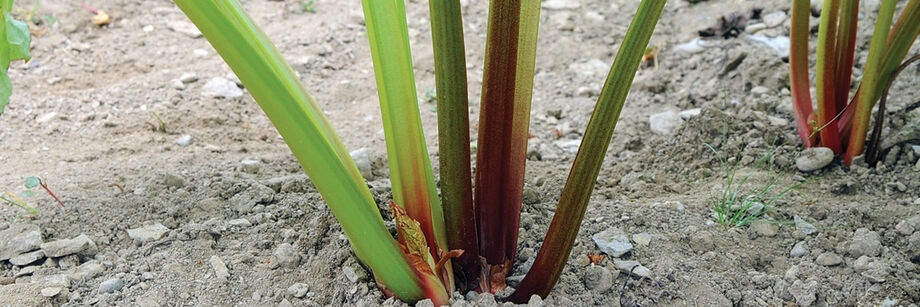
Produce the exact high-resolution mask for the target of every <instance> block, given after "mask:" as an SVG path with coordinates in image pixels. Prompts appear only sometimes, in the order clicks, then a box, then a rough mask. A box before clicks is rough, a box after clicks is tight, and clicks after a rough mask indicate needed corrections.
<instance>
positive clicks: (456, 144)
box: [428, 0, 480, 287]
mask: <svg viewBox="0 0 920 307" xmlns="http://www.w3.org/2000/svg"><path fill="white" fill-rule="evenodd" d="M428 4H429V11H430V13H431V38H432V41H433V43H434V73H435V86H436V90H437V91H436V92H437V101H438V106H437V107H438V148H440V152H439V160H438V162H439V165H440V176H441V185H440V186H441V206H442V207H443V209H444V225H445V228H446V230H445V232H446V234H447V244H448V246H450V248H451V249H462V250H463V251H464V252H463V254H462V255H461V256H460V258H458V259H457V260H458V262H459V264H460V266H461V267H462V268H463V270H461V271H462V272H466V273H468V274H469V276H465V280H466V281H468V282H472V281H473V280H474V279H475V278H477V277H479V270H480V264H479V241H478V238H477V236H476V211H475V210H474V208H473V183H472V171H471V167H470V146H469V144H470V114H469V96H468V93H467V81H466V54H465V50H466V49H465V46H464V43H463V19H462V16H461V14H460V0H431V1H429V2H428ZM465 286H467V287H469V285H465Z"/></svg>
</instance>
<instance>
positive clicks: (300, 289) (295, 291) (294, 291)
mask: <svg viewBox="0 0 920 307" xmlns="http://www.w3.org/2000/svg"><path fill="white" fill-rule="evenodd" d="M309 291H310V289H309V288H308V287H307V284H305V283H296V284H293V285H291V286H290V287H288V289H287V293H288V295H290V296H293V297H296V298H301V297H304V296H306V295H307V292H309Z"/></svg>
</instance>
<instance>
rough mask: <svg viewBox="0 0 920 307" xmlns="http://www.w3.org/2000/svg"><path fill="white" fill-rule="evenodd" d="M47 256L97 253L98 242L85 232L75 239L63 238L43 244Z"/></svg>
mask: <svg viewBox="0 0 920 307" xmlns="http://www.w3.org/2000/svg"><path fill="white" fill-rule="evenodd" d="M41 248H42V250H43V251H45V256H48V257H55V258H56V257H64V256H67V255H72V254H84V255H95V254H96V249H97V248H96V243H95V242H93V240H90V238H89V237H88V236H86V235H85V234H80V235H79V236H77V237H75V238H73V239H63V240H57V241H54V242H48V243H43V244H42V245H41Z"/></svg>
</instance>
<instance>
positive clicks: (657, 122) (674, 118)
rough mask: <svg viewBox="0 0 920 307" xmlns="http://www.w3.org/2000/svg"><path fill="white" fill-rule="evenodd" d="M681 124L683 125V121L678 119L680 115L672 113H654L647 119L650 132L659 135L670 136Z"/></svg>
mask: <svg viewBox="0 0 920 307" xmlns="http://www.w3.org/2000/svg"><path fill="white" fill-rule="evenodd" d="M681 124H683V120H682V119H680V114H678V113H677V112H674V111H665V112H661V113H655V114H652V115H651V116H649V118H648V125H649V128H651V129H652V132H654V133H657V134H660V135H670V134H671V132H673V131H674V129H677V127H680V125H681Z"/></svg>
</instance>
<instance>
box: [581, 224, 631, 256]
mask: <svg viewBox="0 0 920 307" xmlns="http://www.w3.org/2000/svg"><path fill="white" fill-rule="evenodd" d="M591 238H592V239H593V240H594V244H596V245H597V248H598V249H600V250H601V251H602V252H604V253H606V254H607V255H610V256H611V257H621V256H623V255H625V254H626V253H629V252H630V251H632V249H633V245H632V243H629V238H628V237H627V236H626V234H623V233H621V232H619V230H615V229H607V230H604V231H602V232H599V233H597V234H595V235H594V236H592V237H591Z"/></svg>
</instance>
